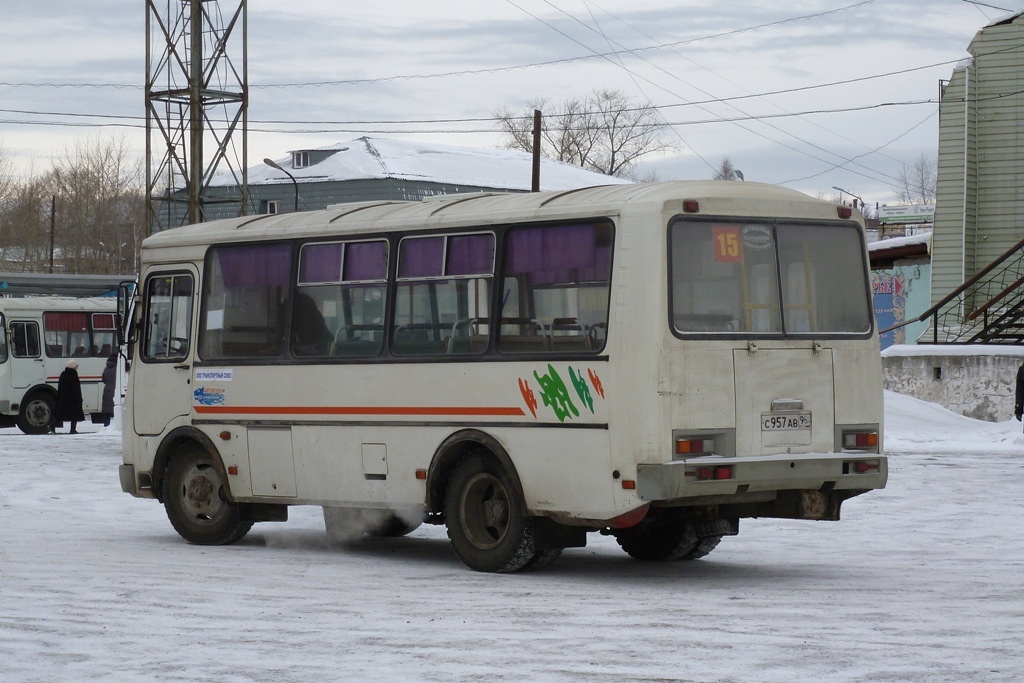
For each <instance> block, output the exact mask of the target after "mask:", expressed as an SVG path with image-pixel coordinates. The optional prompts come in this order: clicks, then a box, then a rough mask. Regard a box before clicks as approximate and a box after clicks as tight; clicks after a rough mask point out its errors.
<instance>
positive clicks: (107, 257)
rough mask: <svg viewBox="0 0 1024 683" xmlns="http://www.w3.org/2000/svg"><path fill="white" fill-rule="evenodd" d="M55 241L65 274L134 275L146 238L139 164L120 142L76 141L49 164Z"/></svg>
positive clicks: (125, 145)
mask: <svg viewBox="0 0 1024 683" xmlns="http://www.w3.org/2000/svg"><path fill="white" fill-rule="evenodd" d="M49 184H50V187H51V189H52V192H53V194H54V195H55V196H56V198H57V199H56V201H57V238H58V243H59V245H60V248H61V256H62V259H61V260H62V262H63V264H64V267H65V269H66V270H67V271H68V272H75V273H126V272H134V263H135V254H136V253H137V250H138V245H139V242H140V241H141V239H142V237H143V236H144V234H145V202H144V190H143V187H142V184H143V183H142V166H141V162H138V161H134V162H133V161H130V160H129V157H128V144H127V142H126V141H125V139H124V138H112V139H108V140H103V139H99V138H97V139H95V140H86V141H80V142H78V143H76V144H75V145H73V146H70V147H68V148H65V149H64V151H63V152H62V153H61V154H60V156H58V157H57V158H56V159H55V160H54V162H53V170H52V171H51V173H50V175H49Z"/></svg>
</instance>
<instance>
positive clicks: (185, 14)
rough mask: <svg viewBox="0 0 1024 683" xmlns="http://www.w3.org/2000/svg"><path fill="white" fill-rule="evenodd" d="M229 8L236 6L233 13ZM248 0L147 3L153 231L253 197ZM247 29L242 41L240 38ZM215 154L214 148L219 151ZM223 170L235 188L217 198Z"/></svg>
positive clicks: (197, 219)
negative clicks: (213, 185) (213, 186)
mask: <svg viewBox="0 0 1024 683" xmlns="http://www.w3.org/2000/svg"><path fill="white" fill-rule="evenodd" d="M221 5H231V8H230V9H231V11H230V13H228V14H226V13H224V12H223V11H222V8H221ZM247 5H248V2H247V0H233V1H231V2H228V1H227V0H225V2H219V1H218V0H146V192H147V214H148V215H147V218H148V222H149V229H150V231H151V232H159V231H161V230H166V229H168V228H173V227H177V226H179V225H186V224H189V223H198V222H201V221H203V220H204V217H205V216H204V206H206V205H208V204H210V203H213V202H237V203H239V205H240V206H241V210H240V213H242V214H244V213H245V212H246V205H247V202H246V201H244V198H245V197H247V196H248V178H247V174H246V168H247V166H248V163H247V162H248V158H247V157H248V150H247V144H246V131H247V129H248V103H249V84H248V67H247V43H248V38H247V33H248V30H247ZM239 33H240V34H241V36H240V40H239V39H234V40H229V39H233V38H235V37H236V36H237V34H239ZM211 152H212V153H211ZM215 174H220V175H221V176H222V177H223V174H230V175H231V177H233V179H234V183H233V187H234V189H233V190H232V191H230V192H228V193H224V192H223V191H221V190H222V188H218V194H217V196H216V197H214V196H213V195H211V194H210V193H209V192H208V190H209V187H210V182H211V180H212V179H213V178H214V175H215Z"/></svg>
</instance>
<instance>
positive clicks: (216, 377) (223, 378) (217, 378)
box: [196, 368, 235, 382]
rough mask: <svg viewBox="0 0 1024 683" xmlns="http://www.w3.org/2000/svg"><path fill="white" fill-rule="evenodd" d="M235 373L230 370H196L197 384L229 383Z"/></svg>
mask: <svg viewBox="0 0 1024 683" xmlns="http://www.w3.org/2000/svg"><path fill="white" fill-rule="evenodd" d="M234 373H235V371H234V370H233V369H232V368H227V369H224V368H222V369H219V370H196V381H197V382H230V381H231V378H232V377H233V376H234Z"/></svg>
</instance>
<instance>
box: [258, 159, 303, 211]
mask: <svg viewBox="0 0 1024 683" xmlns="http://www.w3.org/2000/svg"><path fill="white" fill-rule="evenodd" d="M263 163H265V164H266V165H267V166H269V167H270V168H276V169H277V170H278V171H281V172H282V173H284V174H285V175H286V176H288V177H289V178H291V180H292V185H294V186H295V211H298V210H299V184H298V183H297V182H295V176H293V175H292V174H291V173H289V172H288V171H286V170H284V169H283V168H282V167H281V164H279V163H277V162H276V161H274V160H273V159H264V160H263Z"/></svg>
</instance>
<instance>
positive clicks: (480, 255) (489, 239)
mask: <svg viewBox="0 0 1024 683" xmlns="http://www.w3.org/2000/svg"><path fill="white" fill-rule="evenodd" d="M445 271H446V272H445V275H491V274H493V272H494V235H490V234H487V235H456V236H454V237H449V238H448V261H447V267H446V268H445Z"/></svg>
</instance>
